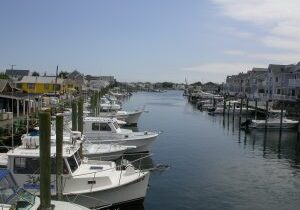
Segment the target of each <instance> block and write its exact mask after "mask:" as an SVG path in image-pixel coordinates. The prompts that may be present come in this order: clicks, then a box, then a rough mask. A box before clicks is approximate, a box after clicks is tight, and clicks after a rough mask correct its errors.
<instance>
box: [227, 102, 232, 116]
mask: <svg viewBox="0 0 300 210" xmlns="http://www.w3.org/2000/svg"><path fill="white" fill-rule="evenodd" d="M230 106H231V105H230V101H229V102H228V107H227V109H228V110H227V115H229V111H230Z"/></svg>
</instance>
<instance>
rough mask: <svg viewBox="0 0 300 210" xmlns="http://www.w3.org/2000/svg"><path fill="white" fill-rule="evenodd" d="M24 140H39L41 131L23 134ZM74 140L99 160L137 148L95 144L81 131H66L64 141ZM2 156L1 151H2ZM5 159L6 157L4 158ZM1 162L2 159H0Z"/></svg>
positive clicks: (90, 156)
mask: <svg viewBox="0 0 300 210" xmlns="http://www.w3.org/2000/svg"><path fill="white" fill-rule="evenodd" d="M21 141H22V142H28V141H33V142H37V143H38V142H39V131H38V127H36V128H35V129H34V130H33V131H32V132H30V133H28V134H23V135H22V136H21ZM74 141H77V142H79V143H82V154H83V156H84V157H88V158H91V159H98V160H116V159H118V158H120V157H121V156H122V155H124V153H125V152H129V151H130V150H131V149H135V146H125V145H120V144H117V143H115V144H93V143H91V142H89V141H88V139H87V138H86V137H85V136H84V135H81V132H79V131H71V130H69V131H68V132H64V135H63V143H64V144H73V143H74ZM51 143H52V144H54V145H55V143H56V135H55V131H54V129H53V130H51ZM0 157H1V153H0ZM2 160H4V158H2ZM0 164H1V159H0Z"/></svg>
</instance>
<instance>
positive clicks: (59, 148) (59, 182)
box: [56, 114, 64, 200]
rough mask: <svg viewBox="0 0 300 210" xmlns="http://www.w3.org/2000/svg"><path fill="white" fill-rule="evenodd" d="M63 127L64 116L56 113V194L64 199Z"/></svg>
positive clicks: (60, 198) (58, 198) (59, 198)
mask: <svg viewBox="0 0 300 210" xmlns="http://www.w3.org/2000/svg"><path fill="white" fill-rule="evenodd" d="M63 127H64V116H63V115H62V114H59V115H56V196H57V200H62V192H63V178H62V175H63V161H64V160H63Z"/></svg>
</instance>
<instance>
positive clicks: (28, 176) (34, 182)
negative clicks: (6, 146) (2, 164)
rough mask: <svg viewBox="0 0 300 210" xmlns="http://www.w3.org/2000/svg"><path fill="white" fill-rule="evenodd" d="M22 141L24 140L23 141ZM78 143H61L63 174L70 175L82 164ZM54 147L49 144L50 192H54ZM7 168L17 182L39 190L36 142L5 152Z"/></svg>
mask: <svg viewBox="0 0 300 210" xmlns="http://www.w3.org/2000/svg"><path fill="white" fill-rule="evenodd" d="M23 143H24V142H23ZM78 150H79V146H78V145H65V144H64V145H63V174H64V176H72V175H73V174H74V173H75V171H76V170H77V169H78V168H79V166H80V165H81V164H82V160H81V158H80V156H79V151H78ZM55 154H56V147H55V146H54V145H53V146H51V186H50V188H51V193H52V194H54V193H56V189H55V188H56V185H55V179H56V157H55ZM7 156H8V157H7V169H9V170H10V171H11V173H12V175H13V176H14V178H15V180H16V182H17V184H18V185H19V186H20V187H22V188H24V189H25V190H28V191H30V192H34V193H36V192H39V187H40V184H39V177H40V159H39V147H38V145H36V144H32V145H30V142H29V143H26V144H23V145H22V146H19V147H17V148H15V149H14V150H10V151H9V152H8V153H7Z"/></svg>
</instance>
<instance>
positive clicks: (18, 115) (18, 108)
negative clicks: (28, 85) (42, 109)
mask: <svg viewBox="0 0 300 210" xmlns="http://www.w3.org/2000/svg"><path fill="white" fill-rule="evenodd" d="M19 117H20V101H19V100H18V99H17V118H19Z"/></svg>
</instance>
